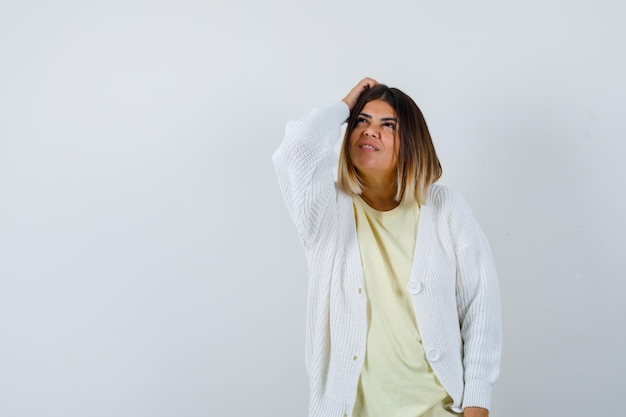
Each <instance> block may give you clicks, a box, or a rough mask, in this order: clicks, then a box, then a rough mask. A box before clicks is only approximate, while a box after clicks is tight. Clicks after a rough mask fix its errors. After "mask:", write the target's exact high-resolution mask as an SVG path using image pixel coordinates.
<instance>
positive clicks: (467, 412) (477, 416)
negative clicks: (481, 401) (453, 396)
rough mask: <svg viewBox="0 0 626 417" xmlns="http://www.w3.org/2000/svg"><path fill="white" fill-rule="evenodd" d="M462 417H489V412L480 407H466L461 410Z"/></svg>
mask: <svg viewBox="0 0 626 417" xmlns="http://www.w3.org/2000/svg"><path fill="white" fill-rule="evenodd" d="M463 417H489V410H487V409H486V408H480V407H467V408H465V409H464V410H463Z"/></svg>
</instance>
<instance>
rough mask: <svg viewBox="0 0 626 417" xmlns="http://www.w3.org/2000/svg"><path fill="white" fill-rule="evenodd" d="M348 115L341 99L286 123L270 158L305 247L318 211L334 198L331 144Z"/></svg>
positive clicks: (315, 225)
mask: <svg viewBox="0 0 626 417" xmlns="http://www.w3.org/2000/svg"><path fill="white" fill-rule="evenodd" d="M348 116H349V109H348V106H347V105H346V104H345V103H344V102H341V101H340V102H337V103H335V104H333V105H331V106H330V107H328V108H323V109H316V110H314V111H313V112H311V114H310V115H309V116H307V117H305V118H303V119H300V120H297V121H292V122H289V123H287V126H286V128H285V139H284V140H283V142H282V143H281V145H280V147H279V148H278V149H277V150H276V152H275V153H274V155H273V157H272V159H273V161H274V167H275V169H276V174H277V176H278V182H279V186H280V189H281V192H282V194H283V198H284V200H285V204H286V205H287V209H288V211H289V213H290V215H291V218H292V219H293V221H294V223H295V224H296V227H297V229H298V232H299V233H300V237H301V239H302V241H303V243H304V245H305V247H306V246H308V245H309V244H310V242H311V240H312V239H313V238H314V237H315V235H316V232H317V230H318V228H319V224H320V218H319V215H320V213H322V212H323V208H324V207H325V205H326V204H328V201H329V199H330V198H333V194H334V189H335V185H334V174H333V171H332V168H333V166H334V165H335V164H336V162H337V155H336V154H335V152H334V148H333V146H334V144H335V143H336V141H337V140H338V139H339V137H340V135H341V125H342V124H343V123H344V121H345V120H346V119H347V118H348Z"/></svg>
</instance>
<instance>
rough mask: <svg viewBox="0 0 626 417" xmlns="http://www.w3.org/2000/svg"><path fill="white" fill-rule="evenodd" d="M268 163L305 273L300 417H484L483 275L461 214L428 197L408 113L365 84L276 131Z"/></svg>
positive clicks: (477, 233) (495, 346) (426, 140)
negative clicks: (306, 393)
mask: <svg viewBox="0 0 626 417" xmlns="http://www.w3.org/2000/svg"><path fill="white" fill-rule="evenodd" d="M346 119H347V120H348V126H347V129H346V133H345V136H344V139H343V145H342V149H341V153H340V157H339V173H338V180H337V183H335V181H334V175H333V166H334V165H335V163H336V162H337V161H336V155H335V153H334V152H333V147H334V143H335V142H336V140H337V139H338V138H339V137H340V128H341V125H342V124H343V123H344V121H345V120H346ZM273 160H274V165H275V168H276V173H277V175H278V180H279V184H280V187H281V191H282V193H283V197H284V199H285V202H286V205H287V208H288V210H289V213H290V215H291V217H292V219H293V221H294V222H295V223H296V227H297V229H298V232H299V234H300V238H301V240H302V243H303V245H304V249H305V252H306V256H307V262H308V269H309V302H308V309H307V331H306V367H307V372H308V374H309V380H310V405H309V416H310V417H318V416H324V417H326V416H329V417H330V416H333V417H341V416H344V417H348V416H353V417H443V416H459V415H463V416H465V417H485V416H488V409H489V406H490V401H491V390H492V385H493V383H494V382H495V380H496V379H497V377H498V374H499V364H500V351H501V319H500V304H499V295H498V284H497V281H496V275H495V269H494V266H493V261H492V258H491V253H490V250H489V246H488V243H487V241H486V239H485V236H484V235H483V233H482V232H481V230H480V228H479V226H478V224H477V223H476V221H475V219H474V217H473V216H472V214H471V211H470V210H469V208H468V207H467V205H466V203H465V202H464V201H463V199H462V198H461V197H460V196H459V195H458V194H456V193H455V192H453V191H452V190H450V189H449V188H446V187H443V186H439V185H435V184H433V183H434V182H435V181H437V179H439V177H440V176H441V166H440V164H439V160H438V159H437V156H436V153H435V149H434V147H433V144H432V141H431V139H430V134H429V132H428V128H427V126H426V122H425V121H424V118H423V116H422V114H421V112H420V110H419V108H418V107H417V105H415V103H414V102H413V100H411V98H410V97H408V96H407V95H406V94H404V93H402V92H401V91H400V90H398V89H395V88H388V87H387V86H385V85H381V84H378V83H377V82H376V81H375V80H373V79H371V78H365V79H363V80H362V81H360V82H359V83H358V84H357V85H356V86H355V87H354V88H353V89H352V90H351V91H350V92H349V93H348V94H347V95H346V97H345V98H344V99H343V100H342V101H341V102H338V103H335V104H334V105H332V106H330V107H328V108H325V109H318V110H315V111H313V112H312V113H311V114H310V115H309V116H308V117H306V118H304V119H302V120H299V121H296V122H290V123H288V124H287V128H286V136H285V139H284V141H283V143H282V144H281V145H280V147H279V149H278V150H277V151H276V152H275V154H274V156H273ZM461 413H462V414H461Z"/></svg>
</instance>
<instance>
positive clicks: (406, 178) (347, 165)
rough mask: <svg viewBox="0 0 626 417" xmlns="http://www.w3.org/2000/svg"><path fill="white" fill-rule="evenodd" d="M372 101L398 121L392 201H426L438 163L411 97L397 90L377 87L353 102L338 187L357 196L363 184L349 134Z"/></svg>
mask: <svg viewBox="0 0 626 417" xmlns="http://www.w3.org/2000/svg"><path fill="white" fill-rule="evenodd" d="M372 100H382V101H384V102H386V103H388V104H389V105H390V106H391V107H393V109H394V110H395V111H396V118H397V119H398V122H397V128H396V139H398V140H399V141H400V144H399V145H400V146H399V147H398V155H397V161H398V162H397V170H396V178H395V185H396V186H397V191H396V195H395V197H394V199H395V200H396V201H397V202H399V203H405V202H410V201H413V200H417V202H418V203H419V204H420V205H421V204H424V203H425V202H426V195H427V194H428V187H430V185H431V184H432V183H434V182H435V181H437V180H438V179H439V178H440V177H441V164H440V163H439V159H438V158H437V154H436V153H435V147H434V146H433V142H432V140H431V138H430V133H429V132H428V126H426V120H424V116H423V115H422V112H421V111H420V109H419V107H417V104H415V102H414V101H413V100H412V99H411V97H409V96H407V95H406V94H404V93H403V92H402V91H400V90H398V89H397V88H390V87H387V86H386V85H384V84H378V85H376V86H374V87H371V88H369V89H367V90H365V91H364V92H363V93H362V94H361V95H360V96H359V99H358V100H357V102H356V104H355V106H354V108H353V109H352V111H351V112H350V117H349V118H348V121H347V122H348V127H347V129H346V134H345V136H344V138H343V145H342V146H341V153H340V155H339V173H338V178H337V182H338V185H339V188H341V189H342V190H343V191H345V192H347V193H353V194H361V192H362V191H363V185H364V184H363V182H362V180H361V178H360V177H359V174H358V172H357V170H356V168H355V166H354V164H353V163H352V158H351V155H350V135H351V134H352V131H353V130H354V128H355V126H356V125H357V120H358V117H359V114H360V113H361V111H362V110H363V107H365V105H366V104H367V103H369V102H370V101H372Z"/></svg>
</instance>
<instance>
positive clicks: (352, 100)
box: [342, 77, 378, 111]
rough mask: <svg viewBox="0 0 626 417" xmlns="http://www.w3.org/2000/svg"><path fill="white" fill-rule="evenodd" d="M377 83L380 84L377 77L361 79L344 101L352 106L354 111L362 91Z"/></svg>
mask: <svg viewBox="0 0 626 417" xmlns="http://www.w3.org/2000/svg"><path fill="white" fill-rule="evenodd" d="M376 84H378V81H376V80H375V79H373V78H369V77H365V78H363V79H362V80H361V81H359V83H358V84H357V85H355V86H354V87H353V88H352V90H350V92H349V93H348V95H347V96H345V97H344V99H343V100H342V101H343V102H344V103H346V104H347V105H348V107H349V108H350V111H352V109H353V108H354V105H355V104H356V102H357V100H358V99H359V97H360V96H361V93H363V92H364V91H365V90H367V89H368V88H371V87H374V86H375V85H376Z"/></svg>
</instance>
